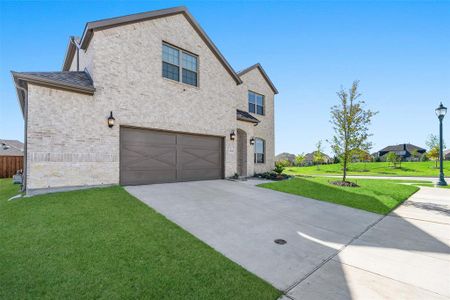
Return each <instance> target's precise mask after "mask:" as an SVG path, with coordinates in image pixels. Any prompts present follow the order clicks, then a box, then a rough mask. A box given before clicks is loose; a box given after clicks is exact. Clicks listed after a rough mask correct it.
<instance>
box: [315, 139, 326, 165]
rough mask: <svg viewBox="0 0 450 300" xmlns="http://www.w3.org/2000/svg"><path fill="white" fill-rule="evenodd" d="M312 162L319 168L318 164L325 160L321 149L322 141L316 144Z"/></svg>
mask: <svg viewBox="0 0 450 300" xmlns="http://www.w3.org/2000/svg"><path fill="white" fill-rule="evenodd" d="M313 162H314V163H315V164H316V165H317V169H319V165H321V164H323V163H324V162H325V155H324V154H323V149H322V141H318V142H317V144H316V151H314V154H313Z"/></svg>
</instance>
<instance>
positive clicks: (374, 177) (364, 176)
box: [311, 174, 450, 184]
mask: <svg viewBox="0 0 450 300" xmlns="http://www.w3.org/2000/svg"><path fill="white" fill-rule="evenodd" d="M311 176H315V177H331V178H342V175H323V174H322V175H320V174H319V175H311ZM347 178H354V179H388V180H411V181H430V182H432V183H434V184H436V183H437V182H438V181H439V178H438V177H437V176H435V177H414V176H374V175H367V176H366V175H347ZM445 180H446V181H447V182H450V178H448V177H447V178H445Z"/></svg>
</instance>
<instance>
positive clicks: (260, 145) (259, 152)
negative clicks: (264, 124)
mask: <svg viewBox="0 0 450 300" xmlns="http://www.w3.org/2000/svg"><path fill="white" fill-rule="evenodd" d="M265 152H266V145H265V142H264V140H263V139H258V138H256V139H255V163H261V164H263V163H264V162H265V159H266V158H265Z"/></svg>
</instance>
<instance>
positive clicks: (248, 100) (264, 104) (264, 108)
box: [247, 90, 266, 116]
mask: <svg viewBox="0 0 450 300" xmlns="http://www.w3.org/2000/svg"><path fill="white" fill-rule="evenodd" d="M250 93H253V94H254V95H255V104H254V105H255V112H251V111H250V99H249V98H250ZM256 96H261V97H262V106H261V105H258V100H257V98H256ZM258 106H260V107H262V112H263V113H262V114H259V113H258ZM247 109H248V112H249V113H251V114H256V115H260V116H265V115H266V96H264V95H263V94H260V93H257V92H254V91H252V90H248V92H247Z"/></svg>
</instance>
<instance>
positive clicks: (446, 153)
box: [444, 149, 450, 159]
mask: <svg viewBox="0 0 450 300" xmlns="http://www.w3.org/2000/svg"><path fill="white" fill-rule="evenodd" d="M444 157H445V159H449V158H450V149H447V150H444Z"/></svg>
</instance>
